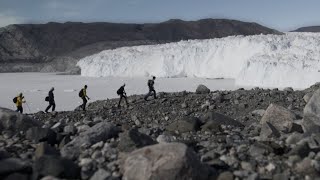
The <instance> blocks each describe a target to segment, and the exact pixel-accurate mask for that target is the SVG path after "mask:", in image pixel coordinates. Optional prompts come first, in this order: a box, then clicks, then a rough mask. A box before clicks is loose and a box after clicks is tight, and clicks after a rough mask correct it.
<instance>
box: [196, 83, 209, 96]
mask: <svg viewBox="0 0 320 180" xmlns="http://www.w3.org/2000/svg"><path fill="white" fill-rule="evenodd" d="M196 93H197V94H209V93H210V89H209V88H207V87H206V86H205V85H202V84H200V85H199V86H198V87H197V90H196Z"/></svg>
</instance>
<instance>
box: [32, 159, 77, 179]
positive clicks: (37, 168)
mask: <svg viewBox="0 0 320 180" xmlns="http://www.w3.org/2000/svg"><path fill="white" fill-rule="evenodd" d="M49 175H51V176H54V177H58V178H65V179H80V168H79V166H78V165H76V164H75V163H74V162H73V161H71V160H69V159H64V158H61V157H59V156H42V157H40V158H38V159H37V160H36V161H35V162H34V164H33V179H39V177H44V176H49Z"/></svg>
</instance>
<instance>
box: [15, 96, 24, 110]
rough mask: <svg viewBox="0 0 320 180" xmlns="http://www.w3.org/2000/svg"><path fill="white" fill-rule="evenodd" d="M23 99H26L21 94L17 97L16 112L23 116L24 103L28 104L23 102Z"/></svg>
mask: <svg viewBox="0 0 320 180" xmlns="http://www.w3.org/2000/svg"><path fill="white" fill-rule="evenodd" d="M23 99H24V97H23V94H22V93H20V94H19V95H18V96H17V102H16V106H17V110H16V112H20V113H21V114H22V113H23V107H22V103H25V102H26V101H25V100H23Z"/></svg>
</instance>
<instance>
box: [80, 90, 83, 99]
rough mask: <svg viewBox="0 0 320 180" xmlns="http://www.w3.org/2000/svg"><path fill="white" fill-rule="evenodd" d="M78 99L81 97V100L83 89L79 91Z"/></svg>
mask: <svg viewBox="0 0 320 180" xmlns="http://www.w3.org/2000/svg"><path fill="white" fill-rule="evenodd" d="M79 97H81V98H82V97H83V89H81V90H80V92H79Z"/></svg>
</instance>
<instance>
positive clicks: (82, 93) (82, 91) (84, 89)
mask: <svg viewBox="0 0 320 180" xmlns="http://www.w3.org/2000/svg"><path fill="white" fill-rule="evenodd" d="M87 88H88V86H87V85H85V86H84V88H83V89H81V94H79V95H80V97H81V99H82V101H83V104H82V105H81V107H82V110H83V111H86V104H87V102H88V100H90V98H89V97H88V95H87ZM87 98H88V100H87Z"/></svg>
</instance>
